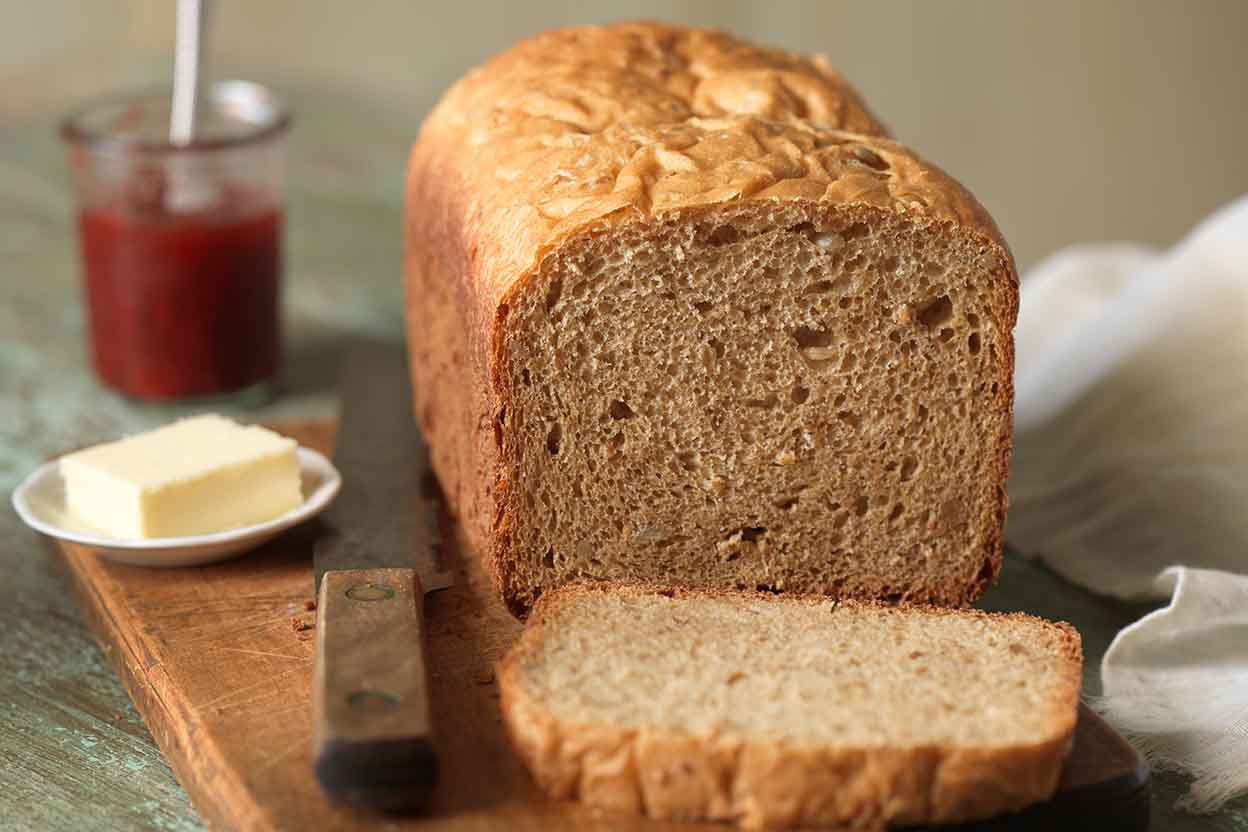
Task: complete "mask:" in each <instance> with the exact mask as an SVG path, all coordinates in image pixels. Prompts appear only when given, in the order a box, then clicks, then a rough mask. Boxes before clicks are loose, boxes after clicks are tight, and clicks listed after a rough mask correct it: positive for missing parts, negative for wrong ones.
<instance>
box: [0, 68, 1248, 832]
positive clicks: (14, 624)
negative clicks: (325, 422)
mask: <svg viewBox="0 0 1248 832" xmlns="http://www.w3.org/2000/svg"><path fill="white" fill-rule="evenodd" d="M3 92H4V91H3V89H0V101H2V100H3ZM288 92H289V90H288ZM291 97H292V100H293V103H294V106H295V108H296V111H297V113H298V114H299V118H298V122H297V127H296V130H295V131H294V133H293V135H292V147H291V151H292V155H291V165H290V181H291V186H290V198H289V203H290V210H289V233H288V237H287V242H288V282H287V294H286V299H285V308H286V324H287V327H286V348H287V355H286V364H285V374H284V379H283V385H282V390H281V393H280V395H279V396H278V398H277V399H276V400H275V401H274V402H273V403H272V404H270V405H268V406H266V407H264V408H261V409H259V410H254V411H251V412H247V413H245V414H238V415H242V416H245V417H246V418H247V419H250V420H261V419H264V420H278V419H295V418H315V417H326V416H330V415H332V413H333V410H334V407H335V400H334V394H333V386H332V385H333V380H334V365H335V361H334V356H336V355H337V354H338V351H339V350H340V349H341V348H342V347H343V346H344V344H345V343H346V342H347V341H349V340H351V339H352V338H359V337H370V338H377V337H380V338H385V339H392V340H395V341H397V340H399V339H400V338H401V337H402V336H401V312H400V309H401V306H400V288H399V281H398V274H399V256H400V239H399V227H400V226H399V210H400V199H401V190H402V180H403V177H402V171H403V168H404V161H405V156H406V152H407V146H408V144H409V142H410V140H411V138H412V137H413V136H414V135H415V133H416V129H417V126H418V120H417V119H416V118H414V117H406V118H403V117H400V116H398V115H396V114H395V113H392V112H389V111H386V110H383V109H380V108H377V107H375V106H373V105H369V104H367V103H364V102H362V101H360V100H357V99H352V98H347V97H343V96H341V95H331V94H328V93H326V92H324V91H318V92H317V93H316V94H312V93H310V92H308V91H303V92H302V93H301V92H300V90H299V89H298V88H297V87H296V88H295V89H294V94H293V95H292V96H291ZM6 118H7V119H8V120H7V121H6V120H5V119H6ZM0 194H3V196H0V263H3V270H4V272H3V279H2V280H0V491H2V492H4V495H5V498H6V505H5V506H4V507H3V508H0V540H3V541H4V545H3V548H0V569H2V570H3V572H2V573H0V574H3V576H4V579H5V580H4V586H5V587H7V588H8V589H9V590H10V595H9V597H8V598H7V600H6V601H5V603H3V604H0V830H53V831H54V830H72V832H80V830H83V829H116V830H125V829H162V830H193V829H199V828H201V826H200V824H199V821H198V819H197V818H196V815H195V811H194V809H193V808H192V807H191V805H190V803H189V802H188V801H187V798H186V795H185V794H184V793H183V791H182V790H181V789H180V788H179V786H178V784H177V782H176V781H175V780H174V778H173V775H172V774H171V773H170V770H169V768H168V766H166V765H165V762H164V760H163V759H162V758H161V755H160V751H159V749H157V748H156V746H155V744H154V743H153V742H152V739H151V737H150V736H149V735H148V733H147V730H146V728H145V727H144V726H143V723H142V721H141V720H140V719H139V718H138V716H137V715H136V713H135V712H134V710H133V708H132V707H131V706H130V703H129V701H128V700H127V698H126V695H125V693H124V691H123V690H122V688H121V686H120V684H119V683H118V681H117V680H116V678H115V677H114V675H113V673H112V671H111V670H110V669H109V667H108V665H107V663H106V662H105V661H104V658H103V657H102V656H101V654H100V653H99V651H98V650H97V649H96V647H95V645H94V643H93V642H92V640H91V636H90V634H89V633H88V632H87V630H86V628H85V626H84V624H83V621H82V619H81V617H80V615H79V612H78V609H77V608H76V605H75V601H74V598H73V596H72V594H71V593H70V591H69V589H68V586H67V584H66V582H65V579H64V576H63V575H61V574H59V572H58V569H57V567H56V565H55V563H56V562H55V560H54V559H53V558H52V557H51V552H50V549H49V547H48V545H47V544H45V542H43V541H41V540H40V539H39V538H38V537H37V536H36V535H34V534H33V533H30V532H28V531H27V530H26V529H25V528H24V527H23V526H22V525H21V524H20V523H19V521H18V519H17V517H16V515H14V514H13V513H12V511H11V510H9V508H8V506H7V496H8V492H9V491H10V490H11V489H12V487H13V486H14V485H15V484H16V483H17V482H18V480H19V479H20V478H21V477H22V476H23V475H24V474H25V473H26V472H27V471H29V470H30V469H32V468H34V467H35V466H36V465H37V464H38V463H39V462H40V460H42V459H44V458H46V457H47V456H48V455H49V454H52V453H54V452H56V451H59V450H63V449H65V448H67V447H72V446H76V445H82V444H85V443H89V442H93V441H97V440H103V439H108V438H111V437H114V436H116V435H118V434H120V433H123V432H128V431H134V430H137V429H142V428H146V427H149V426H152V425H155V424H158V423H161V422H164V421H167V420H169V419H170V418H172V417H174V416H176V415H178V414H179V412H180V411H179V409H177V408H155V407H140V406H135V405H133V404H130V403H128V402H126V401H124V400H122V399H120V398H118V397H116V396H114V395H112V394H109V393H107V392H105V391H103V390H101V389H100V388H99V387H98V386H97V385H96V383H95V382H94V380H93V379H92V377H91V374H90V370H89V368H88V366H87V363H86V359H85V339H84V330H83V309H82V306H81V303H80V300H79V292H78V277H77V261H76V252H75V248H74V238H73V226H72V217H71V210H72V200H71V197H70V192H69V183H68V176H67V173H66V171H65V168H64V163H63V159H62V153H61V148H60V145H59V142H58V140H57V139H56V136H55V131H54V119H53V114H52V113H44V114H40V113H38V112H25V113H21V114H17V115H13V114H8V115H7V116H6V114H5V113H4V111H3V109H2V105H0ZM985 606H987V607H991V608H994V609H1003V610H1004V609H1024V610H1028V611H1030V612H1034V613H1038V614H1040V615H1044V616H1047V617H1051V618H1062V619H1066V620H1068V621H1071V622H1073V623H1074V624H1075V625H1076V626H1077V627H1078V628H1079V630H1080V632H1082V633H1083V637H1084V646H1085V651H1086V654H1087V658H1088V663H1087V667H1088V673H1087V690H1088V692H1090V693H1096V692H1098V691H1099V681H1098V673H1097V668H1098V664H1099V661H1100V657H1101V654H1102V653H1103V652H1104V650H1105V647H1106V646H1107V645H1108V643H1109V640H1110V639H1111V638H1112V636H1113V634H1114V632H1116V631H1117V629H1118V628H1119V627H1121V626H1122V625H1124V624H1125V623H1127V622H1129V621H1131V620H1132V619H1134V618H1135V617H1137V616H1138V615H1139V614H1141V612H1142V611H1143V609H1142V608H1140V607H1131V606H1126V605H1121V604H1117V603H1113V602H1109V601H1106V600H1103V599H1098V598H1096V597H1094V596H1091V595H1089V594H1087V593H1085V592H1083V591H1081V590H1079V589H1077V588H1075V587H1072V586H1070V585H1068V584H1066V583H1064V582H1062V581H1061V580H1060V579H1058V578H1056V577H1054V576H1053V575H1052V574H1050V573H1048V572H1047V571H1045V570H1044V569H1042V568H1040V567H1037V566H1035V565H1033V564H1031V563H1029V562H1027V561H1024V560H1022V559H1020V558H1017V557H1010V558H1008V559H1007V562H1006V568H1005V571H1004V574H1003V576H1002V579H1001V581H1000V584H999V585H998V586H997V587H996V588H995V589H994V590H993V591H992V592H991V594H990V595H989V596H988V598H987V599H986V601H985ZM1156 783H1157V787H1156V792H1155V796H1154V816H1155V828H1157V829H1167V830H1168V829H1176V830H1196V829H1209V830H1227V831H1228V832H1230V830H1238V832H1248V801H1240V802H1239V804H1238V805H1237V807H1234V808H1232V809H1229V810H1227V811H1224V812H1222V813H1220V814H1218V815H1216V816H1210V817H1192V816H1189V815H1183V814H1180V813H1175V812H1174V811H1173V810H1172V808H1171V806H1172V804H1173V802H1174V799H1175V798H1176V797H1177V795H1178V794H1180V793H1181V791H1182V782H1181V780H1179V779H1178V778H1175V777H1172V776H1167V775H1162V776H1159V777H1157V778H1156Z"/></svg>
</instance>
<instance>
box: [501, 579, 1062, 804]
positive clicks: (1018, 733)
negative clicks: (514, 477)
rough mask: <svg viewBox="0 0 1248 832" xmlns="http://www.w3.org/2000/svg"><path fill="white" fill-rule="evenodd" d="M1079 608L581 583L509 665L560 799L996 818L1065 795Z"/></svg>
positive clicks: (552, 608) (523, 716)
mask: <svg viewBox="0 0 1248 832" xmlns="http://www.w3.org/2000/svg"><path fill="white" fill-rule="evenodd" d="M1081 665H1082V652H1081V647H1080V640H1079V635H1078V633H1077V632H1076V631H1075V630H1074V629H1073V628H1072V627H1071V626H1070V625H1068V624H1064V623H1057V624H1055V623H1050V622H1047V621H1043V620H1041V619H1038V618H1033V617H1030V616H1026V615H1021V614H1012V615H990V614H987V613H983V612H977V611H968V610H950V609H940V608H935V607H919V606H902V607H890V606H887V605H884V604H878V603H874V602H860V601H849V600H842V601H839V602H834V601H830V600H827V599H822V598H820V599H816V598H800V597H788V596H784V597H776V596H767V595H759V594H748V595H740V594H728V593H711V592H698V591H675V592H673V591H665V590H657V589H650V588H646V587H640V586H631V587H621V586H619V585H616V586H614V587H607V586H604V585H602V584H584V583H581V584H573V585H570V586H568V587H565V588H563V589H559V590H555V591H553V592H550V593H548V594H546V595H543V596H542V598H541V599H540V601H539V602H538V604H537V606H536V607H535V610H534V615H533V616H532V617H531V619H530V621H529V624H528V626H527V628H526V629H525V631H524V634H523V635H522V637H521V639H520V641H519V642H518V643H517V645H516V646H515V647H514V648H513V649H512V650H511V652H510V653H509V654H508V655H507V657H506V658H505V660H504V661H503V663H502V667H501V669H500V673H499V681H500V686H501V689H502V701H503V716H504V720H505V722H506V725H507V729H508V733H509V735H510V737H511V739H512V742H513V743H514V745H515V746H516V748H517V749H518V750H519V752H520V754H521V756H522V757H523V758H524V760H525V761H526V763H527V764H528V766H529V768H530V770H531V771H532V773H533V775H534V777H535V778H536V780H537V782H538V783H539V784H540V785H541V786H542V788H543V789H545V790H546V791H547V792H548V793H549V794H550V795H552V796H554V797H557V798H579V799H580V800H582V801H584V802H586V803H589V804H592V805H596V806H600V807H603V808H609V809H616V810H625V811H633V812H642V813H645V814H648V815H651V816H653V817H656V818H669V819H711V820H730V821H735V822H737V823H739V824H740V825H741V826H744V827H747V828H760V827H775V826H794V825H848V826H851V827H855V828H879V827H881V826H884V825H895V824H913V823H933V822H953V821H962V820H972V819H977V818H984V817H989V816H992V815H995V814H999V813H1002V812H1007V811H1010V810H1015V809H1019V808H1021V807H1023V806H1026V805H1028V804H1030V803H1033V802H1037V801H1040V800H1044V799H1046V798H1048V797H1050V796H1051V795H1052V794H1053V792H1054V790H1055V788H1056V785H1057V781H1058V775H1059V773H1060V768H1061V763H1062V758H1063V757H1064V756H1065V754H1066V752H1067V750H1068V748H1069V745H1070V741H1071V738H1072V735H1073V732H1074V728H1075V721H1076V714H1077V709H1078V703H1079V690H1080V675H1081V674H1080V671H1081Z"/></svg>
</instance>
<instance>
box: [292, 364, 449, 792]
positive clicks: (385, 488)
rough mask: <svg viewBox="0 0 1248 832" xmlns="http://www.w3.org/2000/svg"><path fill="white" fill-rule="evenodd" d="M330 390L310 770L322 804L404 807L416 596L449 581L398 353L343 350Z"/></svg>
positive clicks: (429, 756)
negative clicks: (332, 472) (328, 494)
mask: <svg viewBox="0 0 1248 832" xmlns="http://www.w3.org/2000/svg"><path fill="white" fill-rule="evenodd" d="M341 396H342V412H341V415H340V416H339V422H338V436H337V440H336V442H335V446H334V454H333V457H334V464H335V466H336V467H337V468H338V469H339V471H340V472H341V474H342V480H343V482H342V490H341V491H340V493H339V495H338V499H337V500H336V501H335V502H334V504H333V505H332V506H331V507H330V508H329V509H328V510H327V511H326V513H325V514H324V515H323V518H324V519H323V520H322V524H321V529H320V534H319V535H318V537H317V539H316V542H315V544H314V548H313V568H314V572H315V587H316V592H317V596H316V597H317V633H316V669H315V676H314V680H313V705H312V712H313V713H312V715H313V737H314V742H315V754H316V763H315V770H316V777H317V780H318V781H319V782H320V785H321V789H322V791H323V792H324V793H325V796H326V798H327V799H328V800H329V802H330V803H332V804H334V805H341V806H354V807H359V808H370V809H377V810H381V811H401V810H408V809H415V808H419V807H421V806H422V805H423V804H424V803H425V801H426V800H427V799H428V797H429V794H430V792H431V791H432V789H433V785H434V783H435V782H436V780H437V757H436V755H435V752H434V746H433V743H432V737H433V726H432V724H431V715H430V710H429V685H428V674H427V672H426V669H425V654H424V633H423V629H424V622H423V606H424V595H425V593H427V592H432V591H434V590H437V589H442V588H445V587H447V586H450V585H451V584H452V582H453V578H452V574H451V572H450V570H449V569H447V568H446V565H445V564H444V563H443V562H442V539H441V535H440V533H439V524H438V516H439V515H438V499H437V488H436V484H434V481H433V475H432V472H431V470H430V465H429V448H428V446H427V445H426V444H425V442H424V440H423V438H422V437H421V435H420V430H419V428H418V427H417V426H416V422H415V419H414V418H413V415H412V394H411V383H410V377H409V375H408V371H407V361H406V358H405V356H404V354H403V353H402V352H401V351H399V350H398V349H396V348H393V347H387V346H382V345H369V346H365V347H361V348H358V349H355V350H353V351H351V352H350V353H348V355H347V356H346V359H345V361H344V364H343V368H342V383H341Z"/></svg>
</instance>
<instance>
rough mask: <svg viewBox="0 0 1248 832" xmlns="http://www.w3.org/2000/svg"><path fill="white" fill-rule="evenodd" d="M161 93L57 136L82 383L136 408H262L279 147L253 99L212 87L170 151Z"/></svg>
mask: <svg viewBox="0 0 1248 832" xmlns="http://www.w3.org/2000/svg"><path fill="white" fill-rule="evenodd" d="M169 110H170V96H169V93H168V92H167V91H160V92H152V93H147V94H137V95H128V96H120V97H116V98H110V99H106V100H102V101H100V102H97V103H94V104H91V105H89V106H87V107H86V108H84V109H83V110H81V111H79V112H77V113H74V114H72V115H70V116H69V117H68V118H66V119H65V121H64V123H63V124H62V127H61V135H62V136H63V138H64V139H65V141H66V142H67V144H68V148H69V164H70V168H71V170H72V173H73V178H74V182H75V186H76V189H77V193H78V228H79V241H80V248H81V259H82V276H83V285H84V288H85V297H86V305H87V313H88V314H87V320H88V325H89V328H90V333H91V335H90V340H91V355H92V360H93V363H94V366H95V372H96V375H97V376H98V377H99V379H100V380H101V381H102V382H103V383H104V384H106V385H107V386H109V387H112V388H114V389H116V390H118V391H120V392H121V393H123V394H125V395H127V396H131V397H134V398H138V399H144V400H149V401H172V400H181V399H196V398H217V397H222V396H231V397H237V398H241V399H245V400H247V401H258V400H261V399H264V398H267V397H268V396H269V395H270V393H271V387H272V383H273V381H274V379H275V377H276V375H277V371H278V365H279V360H280V350H281V315H280V297H281V282H282V227H283V217H284V202H283V192H284V187H285V181H284V180H285V170H284V168H285V164H284V163H285V137H286V134H287V131H288V128H289V126H290V115H289V112H288V111H287V110H286V108H285V107H284V106H283V105H282V104H281V102H280V101H278V100H277V99H276V97H275V96H274V95H273V94H272V93H271V92H270V91H269V90H267V89H266V88H264V87H262V86H260V85H259V84H253V83H250V82H246V81H222V82H218V83H216V84H213V85H211V86H210V87H207V88H206V89H205V90H204V92H203V95H202V96H201V107H200V111H199V115H198V123H197V129H196V135H195V137H194V139H193V140H192V141H191V142H189V143H187V144H183V145H175V144H173V143H172V142H171V141H170V140H169V137H168V133H169Z"/></svg>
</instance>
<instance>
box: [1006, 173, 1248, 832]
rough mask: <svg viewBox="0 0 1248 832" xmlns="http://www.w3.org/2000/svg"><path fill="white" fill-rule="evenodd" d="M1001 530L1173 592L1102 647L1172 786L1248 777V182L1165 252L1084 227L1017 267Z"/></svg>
mask: <svg viewBox="0 0 1248 832" xmlns="http://www.w3.org/2000/svg"><path fill="white" fill-rule="evenodd" d="M1017 342H1018V365H1017V370H1016V377H1015V382H1016V390H1017V392H1016V395H1017V398H1016V405H1015V408H1016V410H1015V416H1016V423H1015V452H1014V462H1013V466H1012V471H1011V476H1010V483H1009V493H1010V513H1009V524H1008V527H1007V529H1006V537H1007V539H1009V541H1010V542H1011V543H1012V544H1013V545H1014V546H1015V548H1017V549H1018V550H1020V551H1022V552H1023V553H1025V554H1028V555H1031V556H1034V557H1038V558H1041V559H1042V560H1044V561H1045V562H1046V563H1048V564H1049V565H1050V566H1051V567H1052V568H1053V569H1055V570H1056V571H1058V572H1059V573H1061V574H1062V575H1064V576H1065V577H1066V578H1068V579H1069V580H1072V581H1074V582H1076V583H1079V584H1081V585H1083V586H1086V587H1088V588H1089V589H1092V590H1094V591H1096V592H1101V593H1105V594H1109V595H1114V596H1117V597H1120V598H1132V599H1147V598H1159V599H1164V598H1170V599H1171V601H1170V604H1169V606H1167V607H1165V608H1164V609H1160V610H1158V611H1156V612H1154V613H1152V614H1150V615H1148V616H1145V617H1144V618H1143V619H1141V620H1140V621H1138V622H1136V623H1135V624H1133V625H1131V626H1129V627H1127V628H1126V629H1124V630H1123V631H1122V632H1121V633H1119V634H1118V636H1117V638H1115V640H1114V642H1113V644H1112V645H1111V646H1110V648H1109V651H1108V652H1107V653H1106V654H1105V658H1104V660H1103V663H1102V666H1101V678H1102V682H1103V684H1104V702H1103V704H1104V709H1105V711H1106V713H1107V715H1108V716H1109V717H1110V719H1111V721H1113V722H1114V723H1115V724H1116V725H1117V726H1118V727H1119V728H1121V729H1122V730H1124V731H1126V732H1127V733H1128V734H1129V735H1131V736H1133V737H1134V738H1135V739H1136V740H1137V741H1138V743H1139V745H1140V746H1141V747H1142V748H1143V749H1144V750H1145V751H1146V753H1148V754H1149V755H1150V757H1151V759H1152V760H1153V762H1154V764H1155V765H1157V766H1159V767H1167V768H1175V769H1179V770H1182V771H1185V772H1188V773H1190V774H1192V775H1193V777H1194V779H1193V782H1192V787H1191V791H1190V792H1189V794H1188V795H1187V796H1186V797H1185V798H1184V801H1183V804H1184V805H1185V806H1186V807H1188V808H1191V809H1193V810H1197V811H1208V810H1213V809H1216V808H1217V807H1218V806H1220V805H1221V804H1222V803H1223V802H1225V801H1226V800H1228V799H1229V798H1231V797H1234V796H1237V795H1239V794H1244V793H1248V197H1245V198H1241V199H1240V200H1238V201H1237V202H1235V203H1233V204H1231V205H1230V206H1228V207H1226V208H1224V209H1223V210H1221V211H1219V212H1218V213H1216V214H1215V215H1214V216H1212V217H1210V218H1209V219H1207V220H1206V221H1205V222H1203V223H1202V224H1201V225H1199V226H1198V227H1197V228H1196V229H1195V230H1194V231H1193V232H1192V233H1191V234H1190V235H1189V236H1188V237H1187V239H1185V240H1184V241H1183V242H1181V243H1180V244H1179V245H1177V246H1176V247H1175V248H1173V249H1172V250H1170V251H1168V252H1164V253H1155V252H1151V251H1149V250H1147V249H1143V248H1140V247H1136V246H1126V245H1103V246H1080V247H1076V248H1073V249H1070V250H1068V251H1066V252H1063V253H1061V254H1058V255H1056V256H1055V257H1052V258H1050V259H1049V260H1047V261H1045V262H1043V263H1041V264H1040V265H1039V266H1037V267H1036V268H1035V269H1034V270H1033V271H1032V272H1031V273H1030V274H1029V275H1028V276H1027V277H1026V279H1025V280H1024V281H1023V290H1022V302H1021V305H1020V311H1019V323H1018V329H1017Z"/></svg>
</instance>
